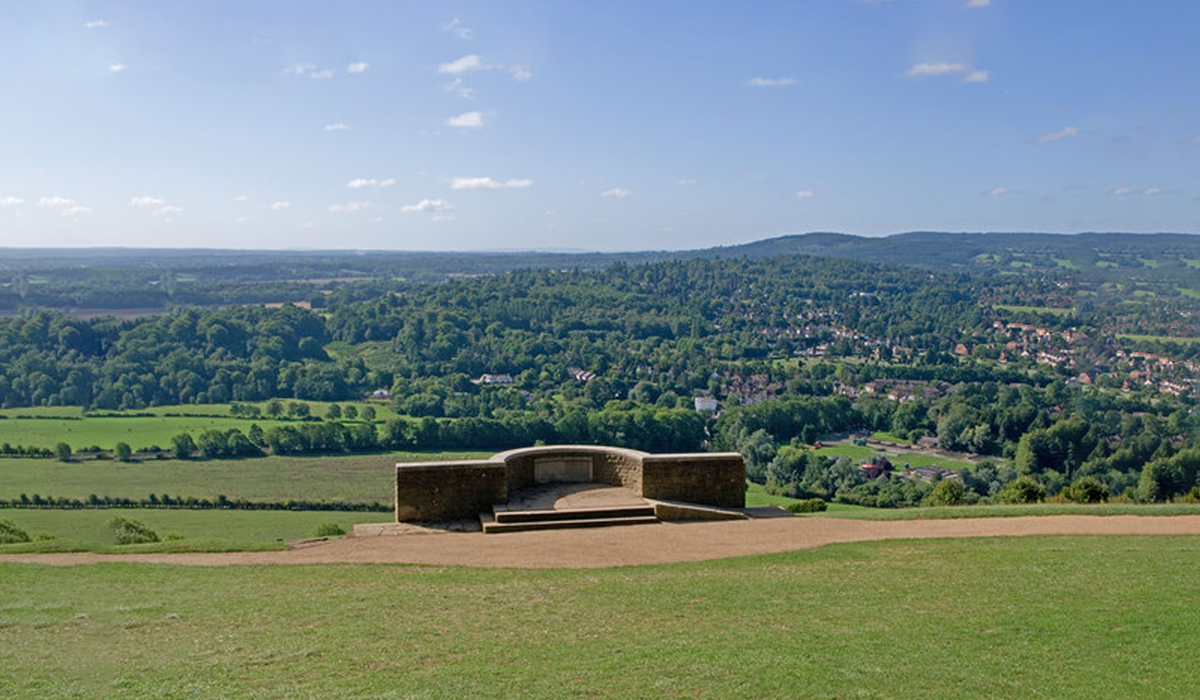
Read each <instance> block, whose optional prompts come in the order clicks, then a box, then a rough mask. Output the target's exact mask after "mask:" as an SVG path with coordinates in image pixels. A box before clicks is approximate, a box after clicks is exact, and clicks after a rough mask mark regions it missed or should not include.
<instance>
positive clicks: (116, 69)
mask: <svg viewBox="0 0 1200 700" xmlns="http://www.w3.org/2000/svg"><path fill="white" fill-rule="evenodd" d="M108 69H109V70H110V71H112V72H113V73H124V72H125V71H127V70H129V66H127V65H125V64H124V63H114V64H112V65H111V66H109V67H108Z"/></svg>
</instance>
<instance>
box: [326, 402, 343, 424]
mask: <svg viewBox="0 0 1200 700" xmlns="http://www.w3.org/2000/svg"><path fill="white" fill-rule="evenodd" d="M325 417H326V418H328V419H329V420H338V419H340V418H341V417H342V407H341V406H339V405H337V404H336V403H331V404H329V408H327V409H325Z"/></svg>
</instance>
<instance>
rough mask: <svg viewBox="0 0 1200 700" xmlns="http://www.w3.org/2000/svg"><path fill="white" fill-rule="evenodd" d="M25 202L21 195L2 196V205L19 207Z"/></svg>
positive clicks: (0, 203) (0, 200) (0, 202)
mask: <svg viewBox="0 0 1200 700" xmlns="http://www.w3.org/2000/svg"><path fill="white" fill-rule="evenodd" d="M24 203H25V200H23V199H21V198H20V197H0V207H17V206H20V205H22V204H24Z"/></svg>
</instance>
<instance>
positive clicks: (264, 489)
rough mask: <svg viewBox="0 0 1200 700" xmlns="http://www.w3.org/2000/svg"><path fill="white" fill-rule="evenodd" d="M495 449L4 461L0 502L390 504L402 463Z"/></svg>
mask: <svg viewBox="0 0 1200 700" xmlns="http://www.w3.org/2000/svg"><path fill="white" fill-rule="evenodd" d="M491 454H492V453H491V452H394V453H382V454H365V455H334V456H321V457H277V456H270V457H258V458H254V459H234V460H230V459H213V460H200V459H196V460H179V459H166V460H147V461H145V462H135V463H130V464H123V463H120V462H112V461H99V462H94V461H87V462H69V463H64V462H58V461H55V460H52V459H0V499H5V500H9V499H13V498H18V497H20V495H21V494H23V493H24V494H27V495H30V496H32V495H33V494H35V493H37V494H41V495H42V496H55V497H64V498H79V499H86V498H87V497H88V495H89V494H93V493H94V494H96V495H98V496H105V495H107V496H113V497H121V498H145V497H147V496H149V495H150V494H151V493H153V494H156V495H157V494H162V493H168V494H170V495H172V496H184V497H188V496H194V497H196V498H210V499H211V498H215V497H216V496H218V495H221V494H223V495H225V496H227V497H229V498H231V499H238V498H245V499H248V500H252V501H285V500H289V499H296V500H310V501H346V502H350V503H371V502H376V501H378V502H380V503H391V501H392V496H393V489H394V486H395V483H394V481H395V477H394V473H395V472H394V469H393V467H394V465H395V464H396V462H423V461H431V460H439V459H475V458H481V457H487V456H490V455H491Z"/></svg>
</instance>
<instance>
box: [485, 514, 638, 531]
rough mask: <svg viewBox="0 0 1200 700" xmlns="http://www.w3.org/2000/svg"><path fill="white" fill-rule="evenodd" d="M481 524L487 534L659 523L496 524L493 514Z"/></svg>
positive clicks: (635, 518) (622, 519)
mask: <svg viewBox="0 0 1200 700" xmlns="http://www.w3.org/2000/svg"><path fill="white" fill-rule="evenodd" d="M479 522H480V524H482V525H483V531H484V533H485V534H498V533H502V532H529V531H533V530H564V529H570V528H581V527H613V526H617V525H653V524H656V523H658V522H659V520H658V518H656V517H654V516H653V515H632V516H624V517H617V518H585V519H576V520H536V521H528V522H515V523H514V522H508V523H500V522H496V519H495V517H494V516H493V515H492V514H491V513H480V514H479Z"/></svg>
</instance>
